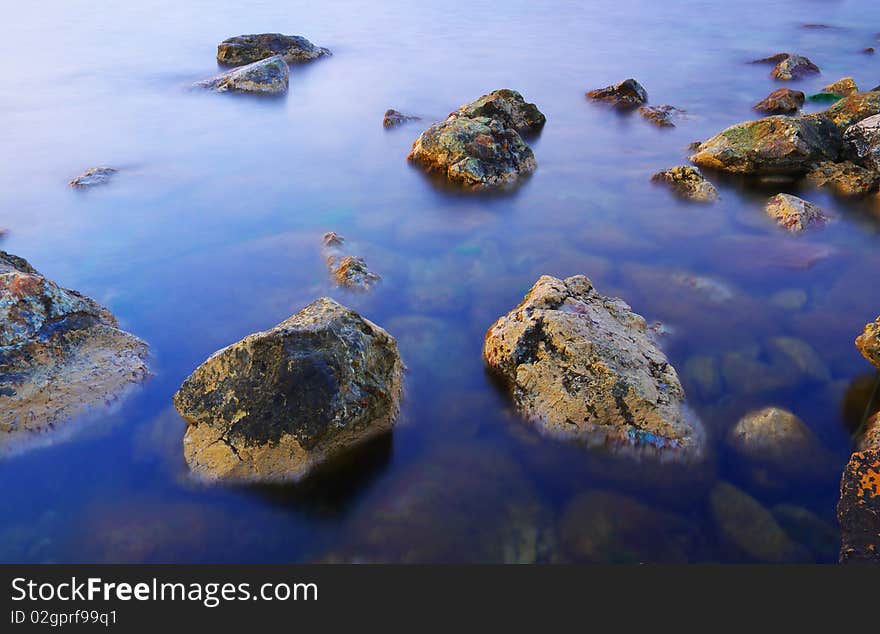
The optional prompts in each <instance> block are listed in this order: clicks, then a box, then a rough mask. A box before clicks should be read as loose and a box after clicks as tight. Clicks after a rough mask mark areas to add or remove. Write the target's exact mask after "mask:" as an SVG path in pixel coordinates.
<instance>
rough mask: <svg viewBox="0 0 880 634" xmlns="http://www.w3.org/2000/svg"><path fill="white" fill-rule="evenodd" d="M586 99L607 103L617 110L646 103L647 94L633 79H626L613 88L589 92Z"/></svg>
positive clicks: (607, 87)
mask: <svg viewBox="0 0 880 634" xmlns="http://www.w3.org/2000/svg"><path fill="white" fill-rule="evenodd" d="M587 97H589V98H590V99H594V100H597V101H607V102H608V103H610V104H611V105H613V106H616V107H618V108H634V107H636V106H640V105H642V104H643V103H645V102H646V101H648V93H647V92H646V91H645V89H644V88H642V85H641V84H640V83H639V82H637V81H636V80H635V79H626V80H624V81H622V82H620V83H619V84H615V85H613V86H606V87H605V88H597V89H596V90H591V91H589V92H588V93H587Z"/></svg>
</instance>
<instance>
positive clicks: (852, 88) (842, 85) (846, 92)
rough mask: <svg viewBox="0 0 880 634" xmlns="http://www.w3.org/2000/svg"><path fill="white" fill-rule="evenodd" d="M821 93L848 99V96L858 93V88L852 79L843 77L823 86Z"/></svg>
mask: <svg viewBox="0 0 880 634" xmlns="http://www.w3.org/2000/svg"><path fill="white" fill-rule="evenodd" d="M822 92H824V93H828V94H831V95H839V96H841V97H849V96H850V95H854V94H855V93H857V92H859V87H858V86H856V82H855V80H854V79H853V78H852V77H844V78H843V79H838V80H837V81H835V82H832V83H830V84H828V85H827V86H825V87H824V88H823V89H822Z"/></svg>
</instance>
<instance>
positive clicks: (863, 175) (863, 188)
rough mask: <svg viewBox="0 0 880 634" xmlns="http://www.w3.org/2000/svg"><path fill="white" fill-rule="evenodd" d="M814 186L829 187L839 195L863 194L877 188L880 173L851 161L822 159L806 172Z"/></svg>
mask: <svg viewBox="0 0 880 634" xmlns="http://www.w3.org/2000/svg"><path fill="white" fill-rule="evenodd" d="M806 178H807V181H808V182H809V183H810V184H811V185H813V186H814V187H820V188H825V189H830V190H831V191H833V192H834V193H835V194H838V195H840V196H864V195H866V194H870V193H871V192H872V191H874V190H875V189H877V185H878V184H880V173H878V172H875V171H872V170H867V169H865V168H864V167H862V166H861V165H856V164H855V163H853V162H851V161H843V162H841V163H833V162H831V161H823V162H822V163H819V164H818V165H816V166H815V167H814V168H813V169H812V171H810V172H809V173H808V174H807V177H806Z"/></svg>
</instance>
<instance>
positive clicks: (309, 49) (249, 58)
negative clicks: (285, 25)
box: [217, 33, 330, 66]
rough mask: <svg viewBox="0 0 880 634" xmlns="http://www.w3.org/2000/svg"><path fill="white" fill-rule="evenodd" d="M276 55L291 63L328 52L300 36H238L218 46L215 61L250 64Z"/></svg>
mask: <svg viewBox="0 0 880 634" xmlns="http://www.w3.org/2000/svg"><path fill="white" fill-rule="evenodd" d="M275 55H280V56H281V57H283V58H284V61H286V62H287V63H289V64H294V63H298V62H309V61H311V60H313V59H318V58H319V57H324V56H326V55H330V51H329V50H328V49H326V48H322V47H320V46H315V45H314V44H312V43H311V42H309V41H308V40H307V39H306V38H304V37H302V36H300V35H282V34H281V33H259V34H253V35H237V36H235V37H230V38H229V39H226V40H223V41H222V42H221V43H220V44H218V45H217V61H218V62H219V63H220V64H225V65H227V66H241V65H243V64H253V63H254V62H259V61H260V60H263V59H266V58H267V57H274V56H275Z"/></svg>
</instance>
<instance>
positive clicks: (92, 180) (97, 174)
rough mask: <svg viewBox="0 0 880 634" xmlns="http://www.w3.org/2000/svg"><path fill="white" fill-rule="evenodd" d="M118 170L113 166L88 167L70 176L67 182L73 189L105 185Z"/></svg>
mask: <svg viewBox="0 0 880 634" xmlns="http://www.w3.org/2000/svg"><path fill="white" fill-rule="evenodd" d="M118 171H119V170H117V169H115V168H113V167H90V168H89V169H87V170H86V171H85V172H83V173H82V174H80V175H79V176H75V177H73V178H71V179H70V182H69V183H67V184H68V185H70V186H71V187H73V188H75V189H85V188H86V187H94V186H95V185H106V184H107V183H109V182H110V179H111V178H112V177H113V175H114V174H116V173H117V172H118Z"/></svg>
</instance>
